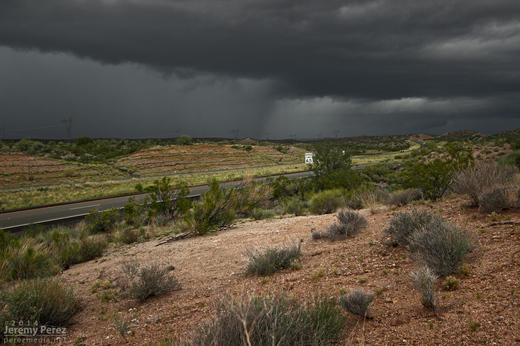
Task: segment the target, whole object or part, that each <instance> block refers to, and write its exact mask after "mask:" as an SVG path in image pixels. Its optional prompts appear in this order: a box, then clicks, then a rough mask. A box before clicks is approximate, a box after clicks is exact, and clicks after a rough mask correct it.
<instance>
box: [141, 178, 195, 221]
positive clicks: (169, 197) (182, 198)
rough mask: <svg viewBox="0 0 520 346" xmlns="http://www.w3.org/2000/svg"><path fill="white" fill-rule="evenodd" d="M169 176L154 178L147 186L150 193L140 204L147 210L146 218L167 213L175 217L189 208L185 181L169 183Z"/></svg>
mask: <svg viewBox="0 0 520 346" xmlns="http://www.w3.org/2000/svg"><path fill="white" fill-rule="evenodd" d="M170 183H171V178H170V177H162V179H160V180H159V179H156V180H154V182H153V185H151V186H150V187H149V189H150V191H152V193H151V194H150V195H148V196H146V198H145V199H144V202H143V204H142V206H143V207H144V208H145V209H147V210H148V218H149V219H153V218H154V217H156V216H158V215H167V216H170V217H172V218H176V217H177V216H179V215H182V214H184V213H185V212H186V211H188V210H189V209H190V208H191V203H190V200H189V199H188V197H187V196H188V194H189V193H190V190H189V188H188V184H187V183H186V182H179V183H178V184H177V185H175V186H172V185H170Z"/></svg>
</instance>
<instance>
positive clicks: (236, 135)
mask: <svg viewBox="0 0 520 346" xmlns="http://www.w3.org/2000/svg"><path fill="white" fill-rule="evenodd" d="M231 133H233V137H235V139H237V138H238V130H231Z"/></svg>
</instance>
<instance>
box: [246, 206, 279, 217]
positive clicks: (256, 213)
mask: <svg viewBox="0 0 520 346" xmlns="http://www.w3.org/2000/svg"><path fill="white" fill-rule="evenodd" d="M249 215H250V216H251V218H253V219H254V220H264V219H272V218H274V217H275V216H276V212H275V211H274V210H273V209H260V208H256V209H253V210H252V211H251V212H250V213H249Z"/></svg>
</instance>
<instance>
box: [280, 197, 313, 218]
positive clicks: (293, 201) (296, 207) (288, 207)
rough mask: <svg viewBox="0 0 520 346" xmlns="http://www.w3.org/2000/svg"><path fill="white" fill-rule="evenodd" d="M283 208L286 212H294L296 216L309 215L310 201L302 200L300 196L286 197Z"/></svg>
mask: <svg viewBox="0 0 520 346" xmlns="http://www.w3.org/2000/svg"><path fill="white" fill-rule="evenodd" d="M282 208H283V213H284V214H294V215H295V216H303V215H307V212H308V208H309V202H308V201H307V200H302V199H301V198H300V197H298V196H294V197H292V198H286V199H284V200H283V202H282Z"/></svg>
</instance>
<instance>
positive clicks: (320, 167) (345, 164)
mask: <svg viewBox="0 0 520 346" xmlns="http://www.w3.org/2000/svg"><path fill="white" fill-rule="evenodd" d="M313 147H314V155H313V163H312V164H310V165H309V168H310V170H311V171H313V172H314V176H315V177H316V179H320V178H321V177H323V176H326V175H328V174H332V173H334V172H337V171H342V170H343V171H349V170H350V168H351V165H352V161H351V159H350V153H349V152H348V150H347V148H346V147H342V146H338V145H335V144H334V143H332V142H329V141H325V142H316V143H314V145H313Z"/></svg>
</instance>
